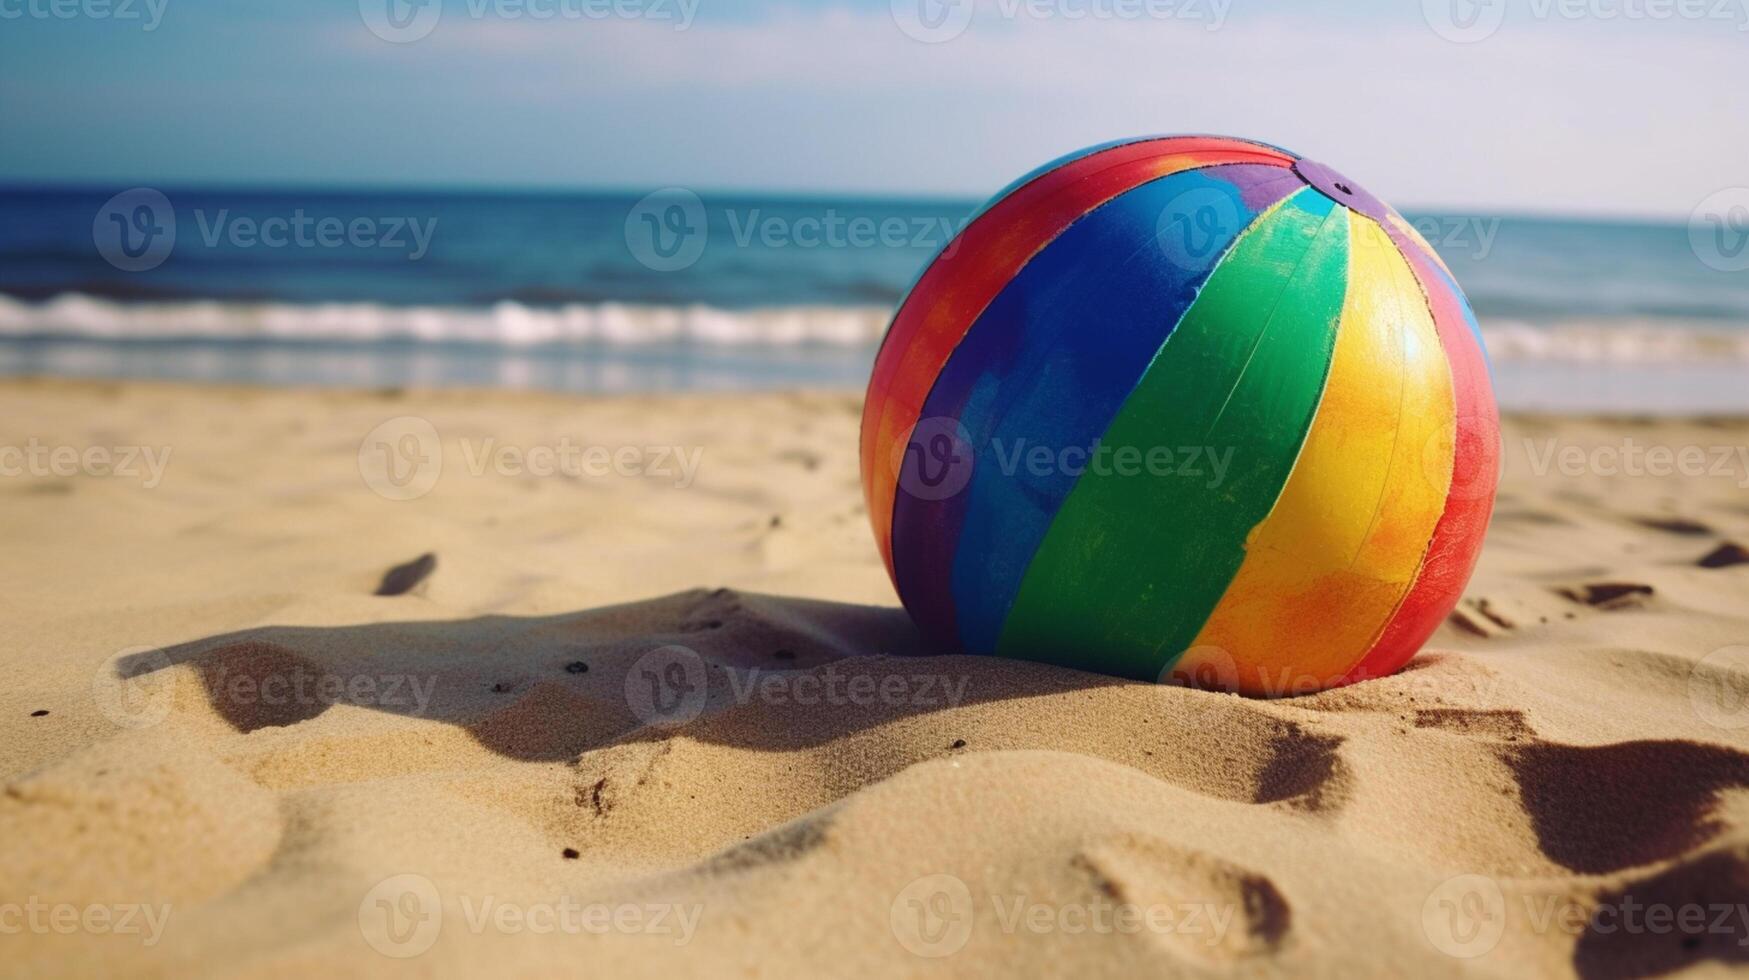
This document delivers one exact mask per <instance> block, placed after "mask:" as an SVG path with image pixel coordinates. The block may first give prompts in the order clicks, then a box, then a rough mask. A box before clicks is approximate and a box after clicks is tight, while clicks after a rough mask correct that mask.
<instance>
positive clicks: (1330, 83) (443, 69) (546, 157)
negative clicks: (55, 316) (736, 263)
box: [0, 0, 1749, 219]
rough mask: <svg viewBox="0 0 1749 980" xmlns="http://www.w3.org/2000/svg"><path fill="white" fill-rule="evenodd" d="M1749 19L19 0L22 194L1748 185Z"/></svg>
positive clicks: (888, 1)
mask: <svg viewBox="0 0 1749 980" xmlns="http://www.w3.org/2000/svg"><path fill="white" fill-rule="evenodd" d="M1746 67H1749V0H1394V2H1392V0H1348V2H1344V3H1340V4H1336V3H1332V4H1327V5H1321V4H1318V3H1315V2H1298V3H1294V2H1288V0H819V2H807V3H803V2H785V3H763V4H762V3H752V2H749V0H0V182H8V183H37V182H76V183H98V184H120V185H135V184H142V185H164V186H171V185H180V184H206V183H215V182H216V183H227V184H236V183H243V184H283V183H296V184H342V185H364V186H372V187H380V186H457V185H461V186H471V187H509V188H614V189H623V190H639V189H654V188H658V187H664V186H684V187H690V188H695V189H698V190H701V191H702V190H711V191H722V190H758V191H779V192H786V193H803V194H807V193H817V192H819V193H845V192H866V193H873V194H899V195H931V196H934V195H941V196H953V197H984V196H987V195H988V194H990V193H992V192H994V191H995V190H997V189H999V188H1001V187H1002V186H1003V185H1005V184H1007V183H1008V182H1009V181H1010V180H1012V179H1013V178H1014V177H1016V176H1018V175H1020V174H1023V173H1025V172H1027V171H1028V170H1031V169H1032V168H1033V167H1035V166H1037V165H1038V164H1040V163H1043V162H1045V161H1047V160H1051V159H1054V158H1056V157H1058V156H1060V155H1062V154H1064V153H1067V152H1069V151H1072V150H1074V149H1076V148H1078V147H1081V146H1086V145H1089V144H1094V143H1101V142H1106V141H1109V140H1112V139H1116V138H1120V137H1125V136H1134V135H1142V134H1153V133H1173V132H1211V133H1226V134H1231V135H1238V136H1247V137H1251V138H1255V139H1261V140H1264V141H1267V142H1270V143H1274V144H1277V145H1280V146H1284V147H1287V148H1288V149H1291V150H1293V151H1295V152H1298V153H1302V154H1305V155H1307V156H1310V157H1314V158H1316V159H1319V160H1321V161H1323V162H1325V163H1328V164H1330V165H1332V166H1334V167H1336V168H1337V169H1339V170H1342V171H1343V172H1345V173H1346V174H1348V175H1349V176H1350V177H1352V178H1353V179H1355V180H1357V181H1359V182H1360V183H1362V184H1364V185H1365V186H1367V187H1368V188H1369V189H1370V190H1372V191H1373V192H1374V193H1376V194H1378V195H1379V196H1381V197H1384V198H1385V199H1387V200H1390V201H1392V202H1393V203H1396V204H1398V205H1399V206H1402V207H1408V208H1422V209H1426V208H1442V209H1448V210H1459V209H1494V210H1512V211H1533V212H1542V213H1571V214H1580V215H1600V216H1601V215H1631V216H1647V217H1668V218H1678V219H1680V218H1685V217H1686V216H1687V215H1688V213H1689V212H1690V211H1691V210H1692V209H1693V208H1694V207H1695V205H1696V204H1697V203H1698V202H1700V201H1701V200H1702V199H1703V198H1705V197H1707V196H1708V195H1709V194H1712V193H1713V192H1715V191H1718V190H1720V189H1723V188H1728V187H1733V186H1744V185H1749V122H1746V120H1749V75H1746V73H1745V68H1746Z"/></svg>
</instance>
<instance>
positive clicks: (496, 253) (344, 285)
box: [0, 186, 1749, 413]
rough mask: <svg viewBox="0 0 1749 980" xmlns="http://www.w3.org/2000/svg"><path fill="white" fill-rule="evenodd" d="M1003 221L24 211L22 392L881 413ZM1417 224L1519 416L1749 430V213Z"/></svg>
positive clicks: (793, 214)
mask: <svg viewBox="0 0 1749 980" xmlns="http://www.w3.org/2000/svg"><path fill="white" fill-rule="evenodd" d="M981 203H982V202H980V201H975V200H955V199H939V198H919V199H895V198H859V197H853V196H843V197H825V196H815V197H797V196H783V195H770V194H767V195H758V194H729V193H711V192H704V191H697V192H695V191H692V190H687V189H681V188H668V189H664V190H661V191H657V192H655V193H652V194H645V193H605V192H604V193H580V192H579V193H557V192H550V193H549V192H512V191H460V190H451V191H443V192H436V191H405V190H348V191H335V190H328V189H323V190H311V189H300V188H292V187H288V188H279V189H261V188H227V187H206V188H199V187H185V186H167V187H143V188H126V187H41V186H31V187H3V188H0V375H8V376H20V375H36V376H59V377H90V378H151V379H174V380H184V381H215V382H245V383H255V384H268V385H341V386H352V387H377V388H383V387H409V386H475V387H508V388H544V389H556V390H563V391H577V392H605V393H615V392H651V391H706V390H710V391H724V390H758V389H773V388H795V387H809V388H836V389H844V390H860V388H861V387H862V385H863V384H864V383H865V381H866V379H867V376H868V372H869V369H870V366H871V365H872V363H873V359H874V354H875V350H876V348H877V346H878V344H879V342H880V338H881V336H882V334H883V333H884V331H885V329H886V325H887V322H888V320H889V318H890V317H891V315H892V311H893V309H894V308H895V307H896V305H897V304H898V303H899V301H900V300H901V299H902V298H903V296H904V294H905V291H906V290H907V288H908V287H909V286H910V284H911V283H912V281H913V280H914V279H915V278H916V276H917V275H918V273H919V272H920V271H921V269H922V268H923V267H924V266H925V265H926V264H927V263H928V262H929V261H930V259H931V258H932V257H933V256H934V255H935V254H937V252H939V251H940V250H941V249H942V248H944V247H947V246H948V245H949V243H950V242H951V241H952V239H953V236H954V234H955V233H956V232H957V231H958V230H959V229H960V228H961V227H963V225H964V224H965V223H966V221H968V220H969V219H970V217H971V216H972V215H974V214H975V213H976V212H977V210H978V208H979V207H980V206H981ZM1738 210H1741V211H1744V213H1743V214H1737V213H1735V212H1721V213H1720V214H1719V215H1699V214H1697V215H1696V217H1695V218H1694V219H1693V220H1691V221H1689V222H1686V223H1684V222H1680V221H1676V222H1662V223H1660V222H1651V221H1604V220H1583V219H1576V218H1560V217H1549V216H1533V215H1523V214H1489V213H1482V212H1478V213H1471V214H1462V213H1427V212H1417V211H1413V210H1408V211H1405V216H1406V217H1408V218H1409V219H1410V220H1411V221H1412V222H1413V223H1414V224H1415V225H1416V227H1417V228H1418V229H1420V230H1421V232H1422V234H1423V236H1424V237H1425V238H1427V239H1428V240H1429V241H1430V242H1432V243H1433V245H1434V246H1435V248H1436V249H1437V250H1438V251H1439V253H1440V255H1441V256H1442V257H1443V258H1444V260H1445V261H1446V263H1447V264H1448V265H1449V266H1450V267H1451V269H1452V271H1453V273H1454V274H1455V276H1456V278H1457V280H1458V282H1459V283H1460V284H1461V285H1462V286H1463V288H1464V290H1465V291H1466V293H1467V294H1468V296H1469V299H1470V302H1471V305H1472V306H1473V307H1474V309H1475V311H1476V314H1477V318H1478V320H1479V322H1480V323H1481V325H1482V329H1483V335H1484V337H1485V339H1486V341H1487V345H1488V350H1489V356H1490V360H1491V363H1492V367H1493V371H1494V376H1495V385H1496V390H1497V393H1498V395H1499V398H1500V401H1501V402H1502V404H1503V406H1504V407H1506V408H1509V409H1517V410H1529V411H1585V412H1616V413H1622V412H1627V413H1740V412H1749V210H1746V209H1741V208H1739V209H1738Z"/></svg>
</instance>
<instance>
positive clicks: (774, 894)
mask: <svg viewBox="0 0 1749 980" xmlns="http://www.w3.org/2000/svg"><path fill="white" fill-rule="evenodd" d="M858 410H859V402H858V399H857V398H856V397H855V396H854V395H853V394H819V393H811V394H771V395H756V396H687V397H660V398H658V397H636V398H619V399H601V400H590V399H581V398H575V397H566V396H558V395H544V394H532V393H504V392H475V391H467V392H462V391H440V392H399V391H384V392H327V391H305V390H269V389H260V390H255V389H243V388H219V387H215V388H198V387H191V386H177V385H154V384H135V383H117V384H109V383H101V382H90V383H85V382H48V381H41V382H35V381H10V382H6V383H4V384H0V447H17V449H18V452H15V453H12V454H11V455H9V456H7V457H5V458H0V464H6V465H8V466H9V467H10V470H9V472H12V473H13V474H14V475H9V476H6V477H4V478H0V538H3V540H4V541H5V552H4V554H5V560H4V561H3V562H0V609H3V616H4V621H5V623H6V630H5V642H4V644H0V666H3V670H4V675H5V678H6V683H5V684H4V685H3V686H0V772H3V774H4V778H5V783H6V788H5V791H4V794H3V795H0V893H3V894H0V929H3V930H4V934H0V957H4V966H3V967H0V972H4V973H5V974H6V975H9V976H67V975H76V974H87V973H92V972H96V971H101V972H103V973H106V974H110V975H141V976H178V977H180V976H188V975H213V974H219V975H246V976H284V975H289V976H304V977H307V976H322V977H338V976H354V975H357V976H365V975H378V974H391V975H393V974H399V973H407V974H417V975H424V974H444V975H459V974H485V973H486V972H487V971H491V972H492V973H493V974H504V975H543V974H551V973H553V972H557V971H560V970H564V971H573V972H575V971H586V972H588V973H589V974H591V975H601V976H672V975H676V974H682V975H693V974H706V975H791V974H804V975H858V974H883V975H892V974H897V975H919V976H923V975H942V976H974V975H991V976H998V975H1014V974H1021V975H1030V974H1038V973H1042V972H1046V971H1074V972H1075V973H1076V974H1094V973H1117V972H1119V971H1122V972H1124V973H1126V974H1129V973H1137V974H1148V975H1165V976H1213V975H1229V974H1242V975H1246V976H1286V975H1302V974H1305V975H1324V976H1353V975H1356V974H1363V975H1364V974H1368V973H1379V974H1389V975H1396V976H1408V975H1417V976H1444V975H1459V974H1465V973H1478V972H1479V973H1482V974H1485V975H1500V976H1520V975H1528V974H1542V975H1557V976H1558V975H1570V974H1574V973H1577V974H1578V975H1581V976H1586V977H1610V976H1631V975H1646V974H1654V973H1664V972H1667V971H1673V970H1678V969H1680V968H1684V967H1689V966H1694V967H1695V968H1696V971H1695V973H1694V975H1705V974H1708V973H1718V974H1721V975H1722V974H1724V973H1727V972H1729V971H1731V970H1732V969H1733V964H1734V968H1735V969H1738V970H1740V969H1741V968H1742V966H1743V964H1745V963H1749V921H1745V919H1746V918H1749V911H1745V910H1743V909H1742V906H1741V905H1740V904H1738V903H1744V902H1749V701H1746V700H1745V697H1744V695H1745V693H1746V692H1749V647H1745V646H1741V645H1745V644H1749V601H1746V599H1749V563H1745V560H1746V559H1749V554H1745V553H1744V552H1743V551H1742V548H1741V547H1736V548H1735V549H1734V548H1733V546H1749V490H1746V489H1744V483H1745V477H1746V475H1749V474H1746V473H1745V464H1744V461H1743V460H1742V459H1741V458H1740V457H1738V456H1736V455H1735V453H1736V451H1737V450H1736V449H1735V447H1741V446H1745V445H1749V421H1734V420H1689V421H1660V420H1650V419H1639V420H1631V419H1630V420H1615V421H1609V420H1602V419H1578V418H1553V417H1537V418H1531V417H1514V418H1510V419H1508V423H1507V429H1506V433H1505V443H1506V454H1505V455H1506V475H1505V480H1504V484H1503V487H1502V492H1501V496H1500V500H1499V504H1498V507H1497V511H1496V514H1495V518H1494V524H1493V528H1492V531H1491V532H1490V537H1489V541H1488V547H1487V549H1486V552H1485V554H1484V557H1483V559H1482V565H1481V568H1480V570H1479V572H1478V573H1477V575H1476V577H1475V579H1474V581H1473V582H1472V583H1471V584H1470V587H1469V589H1468V591H1467V594H1466V598H1465V599H1464V601H1463V603H1462V604H1461V606H1460V608H1459V610H1458V612H1457V613H1456V614H1454V616H1453V617H1452V619H1451V621H1450V622H1448V623H1447V624H1446V625H1445V626H1444V627H1442V628H1441V630H1440V631H1439V633H1438V634H1437V635H1436V636H1435V637H1434V638H1433V640H1432V642H1431V643H1430V645H1429V646H1428V648H1427V649H1426V650H1425V651H1424V652H1423V653H1422V654H1421V655H1420V656H1419V657H1417V658H1416V659H1415V660H1414V661H1413V662H1412V663H1411V664H1410V666H1409V668H1408V669H1407V670H1406V671H1404V672H1403V673H1401V674H1399V675H1397V676H1394V677H1390V678H1385V679H1382V680H1376V681H1371V682H1367V683H1364V684H1360V685H1356V686H1353V687H1349V688H1345V689H1340V690H1335V691H1330V692H1326V693H1323V694H1318V695H1313V696H1307V697H1298V698H1287V699H1281V700H1274V701H1259V700H1247V699H1242V698H1239V697H1236V696H1233V695H1227V694H1221V693H1210V692H1202V691H1195V690H1188V689H1182V688H1175V687H1165V686H1154V685H1145V684H1135V683H1129V682H1120V681H1115V680H1112V679H1109V678H1103V677H1099V676H1095V675H1090V674H1083V673H1078V672H1075V671H1070V670H1063V669H1057V668H1052V667H1044V666H1038V665H1031V664H1025V663H1017V662H1008V661H1002V660H997V659H991V658H972V657H929V656H922V655H921V654H923V653H925V652H926V651H925V649H924V647H923V645H922V644H921V642H920V641H919V640H918V639H917V637H916V636H915V635H914V634H913V632H912V630H911V627H910V625H909V623H908V621H907V619H906V617H905V616H904V614H903V613H902V612H901V611H900V610H899V609H898V608H897V604H896V601H895V599H894V596H893V593H892V590H891V587H890V586H889V584H888V582H887V580H886V576H885V574H884V572H883V571H882V569H881V568H880V565H879V561H878V558H877V557H876V553H875V548H874V545H873V541H872V538H871V535H870V532H869V529H868V527H867V521H866V515H865V514H864V510H863V506H862V499H861V493H860V490H859V486H858V476H857V472H856V438H855V436H856V426H857V421H858ZM367 435H368V438H367ZM55 447H72V449H73V450H78V451H79V452H81V453H84V452H86V451H87V450H91V449H92V448H93V447H99V448H102V449H105V450H110V449H114V450H116V451H115V452H112V453H110V454H109V456H110V458H109V460H108V461H107V462H106V463H105V462H103V461H102V460H101V459H98V458H97V456H89V455H82V456H80V458H79V460H78V462H77V464H76V465H73V466H72V468H73V469H83V470H85V472H81V473H73V472H71V470H70V469H69V464H68V463H67V460H68V456H67V452H62V453H61V455H60V456H59V457H57V456H56V455H55V454H54V449H55ZM130 447H145V448H146V449H149V450H151V454H150V455H147V454H143V453H142V454H136V455H134V457H133V458H132V464H133V465H132V466H125V465H122V464H124V463H125V462H127V461H128V457H129V456H130ZM567 447H570V448H567ZM664 447H670V448H671V447H680V449H681V453H680V454H678V455H676V454H675V453H673V452H672V451H667V450H664ZM1651 447H1669V448H1670V450H1671V451H1672V453H1673V454H1674V453H1675V452H1676V450H1678V449H1681V448H1683V447H1696V449H1697V450H1698V452H1699V453H1700V455H1701V456H1702V457H1705V462H1704V463H1702V464H1700V465H1702V467H1703V469H1704V472H1700V473H1695V472H1694V471H1693V468H1694V466H1695V465H1696V463H1695V460H1696V455H1695V453H1689V454H1687V456H1686V457H1682V456H1679V455H1673V456H1672V457H1671V459H1670V460H1669V461H1668V466H1663V465H1660V463H1659V461H1660V460H1662V459H1663V457H1662V455H1660V454H1658V453H1656V452H1654V453H1652V454H1651V455H1644V451H1645V450H1647V449H1649V448H1651ZM1714 447H1718V448H1714ZM1636 449H1638V450H1639V451H1640V453H1641V454H1642V455H1640V456H1639V457H1638V458H1639V463H1638V464H1637V465H1636V464H1635V463H1634V462H1633V459H1634V458H1635V450H1636ZM506 450H513V451H514V452H506ZM69 451H70V450H69ZM166 451H167V452H168V453H169V456H168V458H167V459H166V458H165V457H164V455H163V454H164V453H165V452H166ZM33 452H34V453H35V455H34V456H33V455H31V453H33ZM1551 454H1552V455H1551ZM361 458H362V463H361ZM1684 458H1686V460H1687V462H1686V463H1683V462H1682V460H1683V459H1684ZM57 460H59V462H58V463H57ZM153 460H155V461H156V464H154V463H153V462H152V461H153ZM567 461H569V462H571V463H574V464H576V465H577V466H578V467H579V468H580V470H581V471H580V472H576V473H571V474H564V473H558V474H553V473H547V472H545V471H546V470H547V469H548V468H549V464H552V465H553V466H556V465H557V464H559V463H564V462H567ZM1721 461H1724V462H1721ZM694 464H696V470H692V471H690V472H689V471H688V467H689V466H692V465H694ZM159 466H161V468H156V467H159ZM1684 466H1686V467H1687V469H1688V475H1684V474H1683V473H1682V472H1666V470H1667V469H1668V470H1675V469H1678V468H1680V467H1684ZM1646 468H1650V469H1652V470H1654V471H1655V472H1653V473H1646V472H1643V470H1644V469H1646ZM1622 469H1627V470H1632V471H1633V472H1613V475H1612V474H1611V472H1609V471H1619V470H1622ZM57 470H59V471H60V472H57ZM112 470H120V472H111V471H112ZM20 471H22V472H20ZM1660 473H1662V474H1663V475H1659V474H1660ZM397 498H409V499H397ZM425 556H431V557H429V558H427V557H425ZM378 593H387V594H378ZM1691 906H1692V907H1699V908H1701V909H1704V910H1705V911H1704V912H1703V913H1701V914H1702V919H1703V921H1702V926H1701V927H1700V928H1695V927H1694V923H1695V921H1696V919H1695V917H1694V914H1693V913H1689V912H1685V911H1684V910H1685V909H1687V908H1689V907H1691ZM1651 908H1664V909H1668V910H1669V918H1668V919H1665V918H1663V917H1660V916H1658V915H1657V914H1656V913H1654V914H1653V915H1652V916H1650V917H1648V916H1647V915H1646V910H1647V909H1651ZM1636 910H1638V911H1636ZM1636 917H1637V918H1636ZM124 920H125V921H124ZM1660 926H1662V928H1660Z"/></svg>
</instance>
